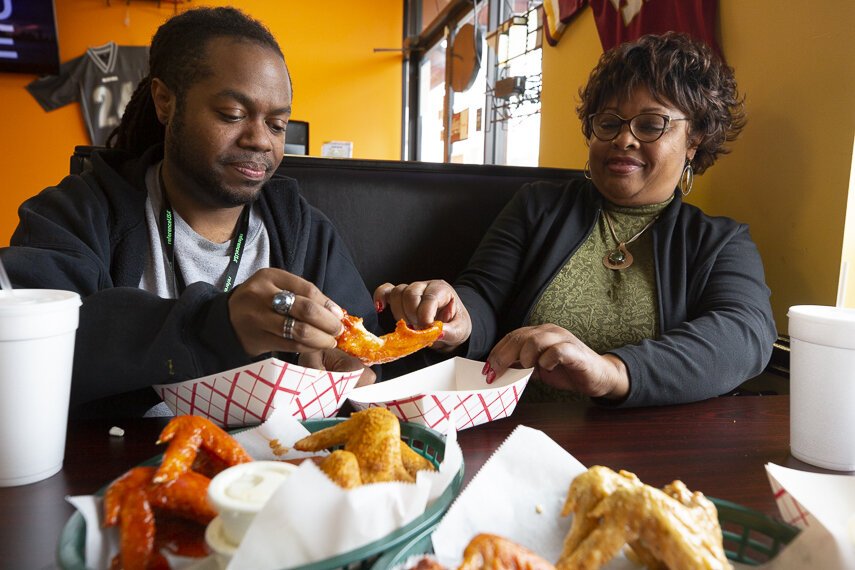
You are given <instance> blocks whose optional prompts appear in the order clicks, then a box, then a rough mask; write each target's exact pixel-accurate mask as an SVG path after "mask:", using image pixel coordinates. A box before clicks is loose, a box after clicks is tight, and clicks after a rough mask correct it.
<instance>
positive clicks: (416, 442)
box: [57, 418, 463, 570]
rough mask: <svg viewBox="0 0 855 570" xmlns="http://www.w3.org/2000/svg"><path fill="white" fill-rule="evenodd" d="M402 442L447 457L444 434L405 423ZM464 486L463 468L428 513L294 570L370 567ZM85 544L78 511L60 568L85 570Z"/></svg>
mask: <svg viewBox="0 0 855 570" xmlns="http://www.w3.org/2000/svg"><path fill="white" fill-rule="evenodd" d="M345 419H347V418H329V419H317V420H306V421H304V422H303V426H304V427H305V428H306V429H307V430H309V431H310V432H312V433H314V432H316V431H318V430H321V429H323V428H326V427H330V426H332V425H334V424H336V423H339V422H342V421H345ZM401 439H403V440H404V441H406V442H407V443H408V444H409V445H410V447H412V448H413V449H414V450H415V451H416V452H418V453H419V454H420V455H421V456H423V457H425V458H427V459H429V460H430V461H431V462H432V463H433V464H434V466H438V465H439V464H440V462H442V459H443V457H444V454H445V436H443V435H442V434H440V433H438V432H436V431H434V430H432V429H430V428H427V427H424V426H421V425H418V424H413V423H408V422H402V423H401ZM162 457H163V456H162V455H158V456H156V457H152V458H151V459H149V460H147V461H145V462H143V463H142V464H141V465H143V466H146V465H159V464H160V461H161V459H162ZM462 484H463V465H461V466H460V470H459V471H458V472H457V475H455V476H454V479H452V481H451V484H450V485H449V486H448V488H447V489H446V490H445V492H443V494H442V495H440V496H439V498H438V499H437V500H436V501H434V503H433V504H432V505H430V506H429V507H428V508H427V510H425V512H424V514H422V515H421V516H419V517H417V518H416V519H414V520H413V521H411V522H410V523H408V524H407V525H405V526H403V527H401V528H400V529H398V530H396V531H395V532H393V533H391V534H388V535H386V536H385V537H383V538H381V539H379V540H376V541H374V542H371V543H369V544H366V545H365V546H363V547H361V548H357V549H355V550H352V551H350V552H346V553H344V554H341V555H339V556H335V557H333V558H327V559H326V560H321V561H319V562H315V563H313V564H308V565H305V566H300V567H299V568H296V569H293V570H334V569H338V568H346V569H348V570H350V569H361V568H370V567H371V566H372V565H373V564H374V562H375V561H376V560H377V558H378V557H379V556H380V555H381V554H383V553H384V552H389V551H391V550H395V549H397V548H399V547H400V546H401V545H403V544H406V543H408V541H409V540H410V538H412V537H413V536H416V535H421V534H423V533H425V532H426V531H432V530H433V528H434V527H435V526H436V525H437V524H438V523H439V520H440V519H441V518H442V515H443V514H444V513H445V511H446V510H448V507H449V506H450V505H451V502H452V501H453V500H454V497H456V496H457V494H458V493H459V492H460V486H461V485H462ZM105 490H106V486H105V487H103V488H102V489H100V490H99V491H98V492H97V494H98V495H103V494H104V491H105ZM85 543H86V522H85V521H84V520H83V516H82V515H81V514H80V513H78V512H75V513H74V514H73V515H72V516H71V518H69V519H68V522H67V523H66V524H65V527H64V528H63V529H62V533H61V534H60V537H59V544H58V546H57V562H58V564H59V567H60V568H62V569H63V570H86V564H85Z"/></svg>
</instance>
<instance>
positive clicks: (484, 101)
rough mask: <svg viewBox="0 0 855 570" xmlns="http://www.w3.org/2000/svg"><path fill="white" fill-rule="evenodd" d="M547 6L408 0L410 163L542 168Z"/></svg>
mask: <svg viewBox="0 0 855 570" xmlns="http://www.w3.org/2000/svg"><path fill="white" fill-rule="evenodd" d="M428 4H430V9H428ZM540 4H541V2H539V1H538V2H532V1H530V0H480V1H479V0H448V1H446V2H431V1H430V0H422V1H421V2H420V1H419V0H407V3H406V7H407V10H406V13H407V30H409V31H410V32H411V33H410V34H409V37H410V39H409V40H406V42H405V45H406V47H407V51H408V53H409V54H410V57H409V58H408V61H407V66H408V68H407V71H406V72H405V80H404V81H405V85H404V93H405V94H407V95H406V96H405V99H406V100H405V105H404V108H405V111H404V115H405V116H404V121H405V126H404V127H405V128H404V148H405V151H404V153H405V158H408V159H410V160H422V161H432V162H462V163H467V164H511V165H525V166H536V165H537V163H538V157H539V142H540V88H541V77H542V74H541V38H542V28H543V24H542V11H541V9H540ZM429 15H434V19H433V20H432V21H431V22H424V21H423V19H422V18H425V17H428V16H429ZM473 62H474V66H473V65H472V63H473ZM461 69H463V70H464V72H463V73H462V74H461ZM461 77H463V79H462V80H461Z"/></svg>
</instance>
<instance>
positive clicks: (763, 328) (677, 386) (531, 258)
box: [455, 180, 777, 406]
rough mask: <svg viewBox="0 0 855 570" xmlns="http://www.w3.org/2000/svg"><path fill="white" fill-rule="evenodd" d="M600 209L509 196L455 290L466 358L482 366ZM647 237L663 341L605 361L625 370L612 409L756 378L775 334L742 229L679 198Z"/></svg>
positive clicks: (576, 195) (561, 198) (565, 188)
mask: <svg viewBox="0 0 855 570" xmlns="http://www.w3.org/2000/svg"><path fill="white" fill-rule="evenodd" d="M601 209H602V197H601V196H600V194H599V193H598V192H597V190H596V189H595V188H594V186H593V185H592V184H591V182H590V181H587V180H574V181H570V182H568V183H565V184H559V183H547V182H539V183H532V184H529V185H526V186H525V187H523V188H522V189H521V190H520V191H519V192H518V193H517V195H516V196H515V197H514V198H513V199H512V200H511V201H510V202H509V203H508V205H507V206H506V207H505V209H504V210H503V211H502V213H501V214H500V215H499V217H498V218H497V219H496V221H495V222H494V224H493V226H492V227H491V228H490V230H489V232H488V233H487V235H486V236H485V237H484V240H483V241H482V242H481V244H480V246H479V247H478V250H477V251H476V252H475V254H474V255H473V257H472V260H471V262H470V264H469V266H468V267H467V269H466V270H465V271H464V272H463V273H462V274H461V275H460V277H459V278H458V279H457V280H456V281H455V288H456V289H457V291H458V293H459V295H460V297H461V300H462V301H463V303H464V305H465V306H466V307H467V309H468V310H469V313H470V315H471V317H472V336H471V337H470V340H469V347H468V354H467V356H469V357H471V358H480V359H483V358H485V357H486V356H487V354H488V353H489V351H490V349H491V348H492V346H493V345H494V344H495V343H496V342H497V341H498V340H499V339H500V338H501V337H502V336H503V335H505V334H507V333H508V332H510V331H512V330H514V329H516V328H519V327H521V326H524V325H525V324H526V323H527V322H528V318H529V315H530V313H531V311H532V309H533V307H534V306H535V305H536V303H537V301H538V300H539V299H540V296H541V295H542V293H543V290H544V289H545V288H546V286H547V285H548V284H549V283H550V282H551V281H552V279H553V277H554V276H555V274H556V273H557V272H558V270H559V269H560V268H561V267H562V266H563V265H564V264H565V263H566V261H567V260H568V259H569V257H570V256H571V255H572V254H573V252H575V251H576V249H577V248H578V247H579V246H580V245H581V244H582V242H583V241H584V240H585V239H586V238H587V236H588V234H589V233H590V232H591V231H592V230H593V228H594V226H595V225H596V222H597V218H598V216H599V215H600V211H601ZM650 231H651V232H652V236H653V250H654V261H655V275H656V292H657V299H658V307H659V322H660V326H661V330H660V335H659V338H656V339H648V340H644V341H642V342H640V343H639V344H637V345H631V346H623V347H620V348H616V349H614V350H612V351H610V352H611V353H612V354H615V355H617V356H618V357H620V358H621V359H622V360H623V361H624V362H625V363H626V366H627V369H628V371H629V376H630V392H629V395H628V396H627V398H626V399H625V400H624V401H623V402H622V403H621V405H623V406H644V405H657V404H676V403H682V402H691V401H697V400H702V399H705V398H710V397H713V396H717V395H720V394H724V393H726V392H728V391H730V390H732V389H733V388H735V387H736V386H738V385H739V384H740V383H741V382H743V381H745V380H746V379H748V378H751V377H753V376H756V375H757V374H759V373H760V372H761V371H762V370H763V368H764V367H765V365H766V363H767V362H768V360H769V357H770V356H771V353H772V343H773V342H774V340H775V338H776V335H777V333H776V329H775V323H774V320H773V318H772V309H771V306H770V304H769V289H768V287H766V284H765V279H764V275H763V263H762V260H761V259H760V254H759V252H758V251H757V247H756V246H755V245H754V243H753V242H752V241H751V237H750V235H749V233H748V227H747V226H746V225H743V224H738V223H737V222H735V221H733V220H731V219H729V218H724V217H710V216H707V215H705V214H704V213H703V212H701V211H700V210H699V209H698V208H696V207H694V206H691V205H688V204H685V203H683V202H682V200H681V195H680V193H679V192H676V193H675V199H674V200H673V201H672V202H671V204H669V205H668V206H667V207H666V208H665V210H664V211H663V212H662V215H661V217H660V219H659V220H658V221H657V223H656V224H655V225H654V226H653V227H652V228H651V230H650ZM571 332H572V331H571Z"/></svg>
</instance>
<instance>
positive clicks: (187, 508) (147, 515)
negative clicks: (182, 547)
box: [104, 416, 252, 570]
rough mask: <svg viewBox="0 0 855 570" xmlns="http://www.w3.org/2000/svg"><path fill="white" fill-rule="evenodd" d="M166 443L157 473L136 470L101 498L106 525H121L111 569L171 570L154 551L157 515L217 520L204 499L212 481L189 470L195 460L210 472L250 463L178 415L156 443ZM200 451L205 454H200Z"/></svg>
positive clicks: (217, 435) (220, 437)
mask: <svg viewBox="0 0 855 570" xmlns="http://www.w3.org/2000/svg"><path fill="white" fill-rule="evenodd" d="M162 442H169V447H168V448H167V450H166V452H165V453H164V454H163V461H162V462H161V465H160V467H159V468H155V467H135V468H133V469H131V470H130V471H128V472H127V473H125V474H124V475H122V476H121V477H119V478H118V479H116V480H115V481H113V483H111V484H110V486H109V487H108V488H107V491H106V492H105V493H104V526H116V525H118V526H119V542H120V551H119V555H118V556H117V557H116V559H114V560H113V563H112V566H111V567H112V568H123V569H124V570H130V569H134V568H141V569H148V570H151V569H153V568H169V564H168V562H167V560H166V558H165V557H164V556H163V555H162V554H161V553H160V552H157V551H155V544H156V542H155V538H156V531H157V528H156V519H157V516H156V513H158V512H161V511H164V512H165V513H168V514H170V515H174V516H176V517H179V518H181V519H186V520H192V521H195V522H198V523H201V524H207V523H208V522H210V521H211V520H212V519H213V518H214V517H215V516H216V514H217V513H216V512H215V511H214V510H213V508H212V507H211V505H210V504H209V503H208V500H207V491H208V485H209V483H210V482H211V480H210V479H209V478H208V477H207V476H206V475H205V474H202V473H198V472H196V471H194V470H192V468H193V467H194V466H195V465H197V462H196V461H195V460H196V459H197V456H198V457H208V458H210V459H211V461H206V462H203V463H205V464H206V465H207V468H209V469H211V470H212V471H216V470H218V469H222V468H224V467H226V466H230V465H236V464H238V463H244V462H246V461H251V460H252V458H251V457H250V456H249V454H248V453H247V452H246V451H244V449H243V448H242V447H241V446H240V444H238V443H237V442H236V441H235V440H234V439H232V437H231V436H229V435H228V434H227V433H226V432H224V431H223V430H222V429H220V428H219V427H217V426H216V425H214V424H213V423H211V422H210V421H208V420H206V419H204V418H200V417H198V416H179V417H177V418H174V419H173V420H171V421H170V422H169V424H167V426H166V427H165V428H164V429H163V431H162V432H161V434H160V439H159V440H158V443H162ZM200 449H203V450H205V452H206V455H204V456H202V455H198V452H199V450H200Z"/></svg>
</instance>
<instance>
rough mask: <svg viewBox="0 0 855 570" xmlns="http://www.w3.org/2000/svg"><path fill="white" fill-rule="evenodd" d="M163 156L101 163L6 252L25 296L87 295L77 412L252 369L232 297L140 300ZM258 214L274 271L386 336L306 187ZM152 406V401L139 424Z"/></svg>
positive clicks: (290, 190) (204, 294)
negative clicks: (149, 181) (153, 180)
mask: <svg viewBox="0 0 855 570" xmlns="http://www.w3.org/2000/svg"><path fill="white" fill-rule="evenodd" d="M162 155H163V148H162V146H156V147H153V148H151V149H149V150H148V151H147V152H146V153H145V154H144V155H143V156H142V157H134V156H132V155H129V154H127V153H124V152H121V151H116V150H106V151H101V152H96V153H94V154H93V155H92V167H91V169H88V170H86V171H85V172H83V173H82V174H80V175H71V176H68V177H66V178H65V179H63V181H62V182H60V183H59V185H58V186H55V187H50V188H47V189H45V190H44V191H42V192H41V193H40V194H38V195H37V196H35V197H33V198H30V199H29V200H27V201H26V202H24V203H23V204H22V205H21V207H20V208H19V211H18V214H19V216H20V223H19V224H18V227H17V228H16V230H15V233H14V234H13V235H12V239H11V247H8V248H5V249H3V250H2V251H0V256H2V259H3V262H4V264H5V265H6V268H7V270H8V272H9V274H10V277H11V279H12V282H13V284H14V285H15V287H24V288H39V289H64V290H70V291H77V292H78V293H79V294H80V296H81V298H82V299H83V306H82V307H81V311H80V326H79V328H78V330H77V338H76V343H75V351H74V372H73V377H72V388H71V403H72V406H74V405H76V404H80V403H84V402H88V401H91V400H96V399H99V398H104V397H108V396H114V395H117V394H123V393H128V392H132V391H137V390H140V389H143V388H148V387H150V386H152V385H154V384H162V383H168V382H180V381H183V380H188V379H191V378H197V377H200V376H205V375H208V374H213V373H215V372H220V371H223V370H228V369H231V368H235V367H238V366H242V365H245V364H248V363H249V362H251V360H252V359H251V358H250V357H249V356H248V355H247V354H246V353H245V352H244V350H243V348H242V347H241V345H240V342H239V341H238V339H237V336H236V335H235V332H234V329H233V328H232V326H231V321H230V320H229V314H228V303H227V301H228V294H227V293H223V292H222V291H220V290H217V289H215V288H214V287H213V286H212V285H210V284H206V283H194V284H190V285H189V286H188V287H187V288H186V289H185V290H184V292H183V293H182V294H181V296H180V297H179V298H178V299H163V298H160V297H157V296H156V295H153V294H151V293H148V292H146V291H143V290H141V289H139V288H138V285H139V282H140V278H141V277H142V273H143V266H144V264H145V260H146V254H147V249H148V247H149V245H148V243H149V242H148V229H147V226H146V219H145V202H146V197H147V192H146V187H145V172H146V170H147V169H148V167H149V166H150V165H151V164H154V163H155V162H157V161H158V160H160V159H161V158H162ZM257 203H258V205H259V211H260V213H261V217H262V220H263V221H264V225H265V228H266V229H267V233H268V236H269V239H270V266H271V267H277V268H281V269H284V270H286V271H288V272H291V273H294V274H296V275H299V276H301V277H303V278H304V279H306V280H308V281H311V282H312V283H314V284H315V285H316V286H317V287H318V288H319V289H320V290H321V291H323V293H324V294H325V295H327V296H328V297H330V298H331V299H332V300H334V301H335V302H336V303H338V304H339V306H341V307H342V308H345V309H346V310H347V311H348V312H350V313H351V314H356V315H359V316H361V317H363V318H364V319H365V324H366V326H367V327H368V328H369V330H376V329H377V316H376V313H375V311H374V306H373V300H372V298H371V294H370V293H369V292H368V290H367V289H366V287H365V284H364V282H363V281H362V278H361V277H360V275H359V273H358V272H357V270H356V267H355V266H354V264H353V261H352V260H351V257H350V254H349V253H348V251H347V248H346V246H345V245H344V243H343V241H342V240H341V238H340V237H339V236H338V234H337V233H336V230H335V228H334V227H333V226H332V223H331V222H330V221H329V219H327V218H326V216H324V215H323V214H322V213H321V212H320V211H319V210H317V209H316V208H314V207H312V206H311V205H309V204H308V202H306V200H305V199H304V198H303V197H302V196H301V195H300V193H299V190H298V186H297V182H296V181H295V180H293V179H291V178H287V177H283V176H274V177H273V178H272V179H271V180H270V181H269V182H268V183H267V184H266V185H265V186H264V188H263V189H262V192H261V194H260V196H259V198H258V202H257ZM144 393H145V394H146V395H147V396H151V395H153V394H154V390H147V391H145V392H144ZM150 403H151V400H150V398H146V402H145V403H144V404H143V403H142V402H141V405H139V406H134V408H135V409H134V412H133V413H136V412H138V411H141V410H142V409H144V408H145V407H146V406H147V405H148V404H150Z"/></svg>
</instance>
